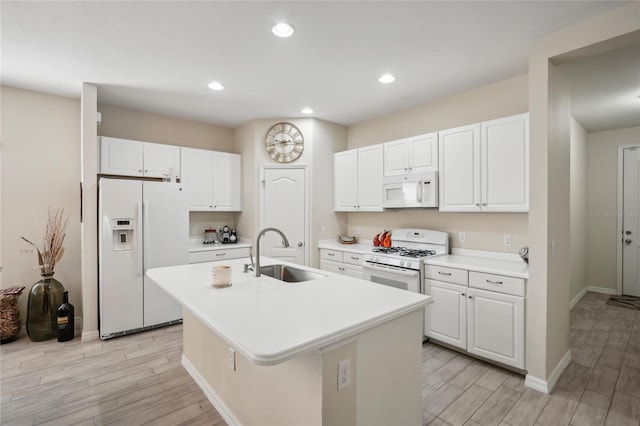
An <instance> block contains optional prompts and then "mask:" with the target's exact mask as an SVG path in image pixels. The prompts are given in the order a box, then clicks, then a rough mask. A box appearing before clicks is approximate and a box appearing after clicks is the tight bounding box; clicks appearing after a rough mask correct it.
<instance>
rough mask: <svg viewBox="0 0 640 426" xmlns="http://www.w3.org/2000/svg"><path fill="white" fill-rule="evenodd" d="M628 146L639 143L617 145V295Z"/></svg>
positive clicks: (639, 147)
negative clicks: (625, 154) (625, 159)
mask: <svg viewBox="0 0 640 426" xmlns="http://www.w3.org/2000/svg"><path fill="white" fill-rule="evenodd" d="M629 148H638V149H640V144H635V143H634V144H629V145H620V146H618V210H617V212H616V216H617V219H616V221H617V225H616V230H617V234H616V238H617V241H618V243H617V245H616V247H617V249H616V294H617V295H618V296H619V295H621V294H622V231H623V229H622V222H623V220H622V219H623V218H624V214H625V212H624V204H623V201H624V200H623V198H624V197H623V182H624V150H625V149H629Z"/></svg>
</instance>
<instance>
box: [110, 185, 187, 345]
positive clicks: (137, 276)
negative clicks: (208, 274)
mask: <svg viewBox="0 0 640 426" xmlns="http://www.w3.org/2000/svg"><path fill="white" fill-rule="evenodd" d="M98 196H99V199H98V220H99V222H100V223H99V238H98V239H99V244H98V245H99V248H98V250H99V254H98V281H99V282H98V297H99V311H100V337H101V338H102V339H108V338H111V337H116V336H120V335H123V334H129V333H132V332H135V331H142V330H143V329H147V328H149V327H153V326H157V325H160V324H165V323H171V322H174V321H176V320H179V319H181V318H182V307H181V305H180V304H178V303H177V302H176V301H175V300H174V299H172V298H171V297H170V296H169V295H168V294H167V293H166V292H165V291H164V290H162V289H160V288H159V287H158V286H157V285H156V284H154V283H153V282H152V281H151V280H149V279H148V278H147V277H146V276H145V272H146V271H147V270H148V269H150V268H157V267H162V266H173V265H182V264H186V263H188V252H189V248H188V242H189V210H188V205H187V199H186V194H185V191H184V190H183V187H182V185H181V184H178V183H170V182H155V181H140V180H125V179H108V178H101V179H100V182H99V195H98Z"/></svg>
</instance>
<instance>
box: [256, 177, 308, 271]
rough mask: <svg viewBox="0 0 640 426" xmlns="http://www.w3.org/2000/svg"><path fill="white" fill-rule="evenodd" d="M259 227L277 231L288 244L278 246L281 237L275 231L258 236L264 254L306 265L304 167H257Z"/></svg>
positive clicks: (305, 180) (306, 234) (306, 201)
mask: <svg viewBox="0 0 640 426" xmlns="http://www.w3.org/2000/svg"><path fill="white" fill-rule="evenodd" d="M261 176H262V178H261V192H260V207H261V208H260V228H261V229H264V228H268V227H273V228H277V229H279V230H281V231H282V232H283V233H284V234H285V235H286V237H287V239H288V240H289V247H287V248H285V247H283V245H282V238H281V237H280V236H279V235H278V234H276V233H275V232H268V233H266V234H265V235H264V236H263V237H262V242H261V251H262V253H261V254H263V255H264V256H268V257H272V258H275V259H280V260H284V261H287V262H292V263H297V264H299V265H306V260H307V259H308V258H309V253H308V252H307V251H308V250H307V246H308V244H307V242H308V239H309V235H308V228H309V227H308V226H307V225H308V223H309V209H308V199H307V194H308V190H307V185H308V176H307V167H306V166H295V167H268V166H263V167H261Z"/></svg>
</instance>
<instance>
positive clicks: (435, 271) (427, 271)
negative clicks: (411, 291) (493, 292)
mask: <svg viewBox="0 0 640 426" xmlns="http://www.w3.org/2000/svg"><path fill="white" fill-rule="evenodd" d="M424 277H425V278H429V279H432V280H437V281H444V282H446V283H453V284H460V285H468V284H469V271H467V270H466V269H456V268H447V267H445V266H435V265H424Z"/></svg>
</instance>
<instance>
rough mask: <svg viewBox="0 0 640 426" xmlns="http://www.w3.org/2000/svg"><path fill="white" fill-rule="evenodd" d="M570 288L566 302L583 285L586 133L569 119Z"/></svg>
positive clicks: (578, 124) (585, 218)
mask: <svg viewBox="0 0 640 426" xmlns="http://www.w3.org/2000/svg"><path fill="white" fill-rule="evenodd" d="M570 172H571V189H570V191H571V198H570V201H571V229H570V232H571V246H570V247H571V271H570V273H571V286H570V293H569V299H570V300H572V299H573V298H574V297H576V296H577V295H578V294H579V293H580V292H581V291H582V290H583V289H584V288H585V287H586V286H587V285H588V283H587V265H588V259H587V230H588V227H587V188H588V177H589V174H588V173H587V132H586V130H585V129H584V128H583V127H582V126H581V125H580V123H578V122H577V121H576V120H575V119H573V118H571V167H570Z"/></svg>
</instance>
